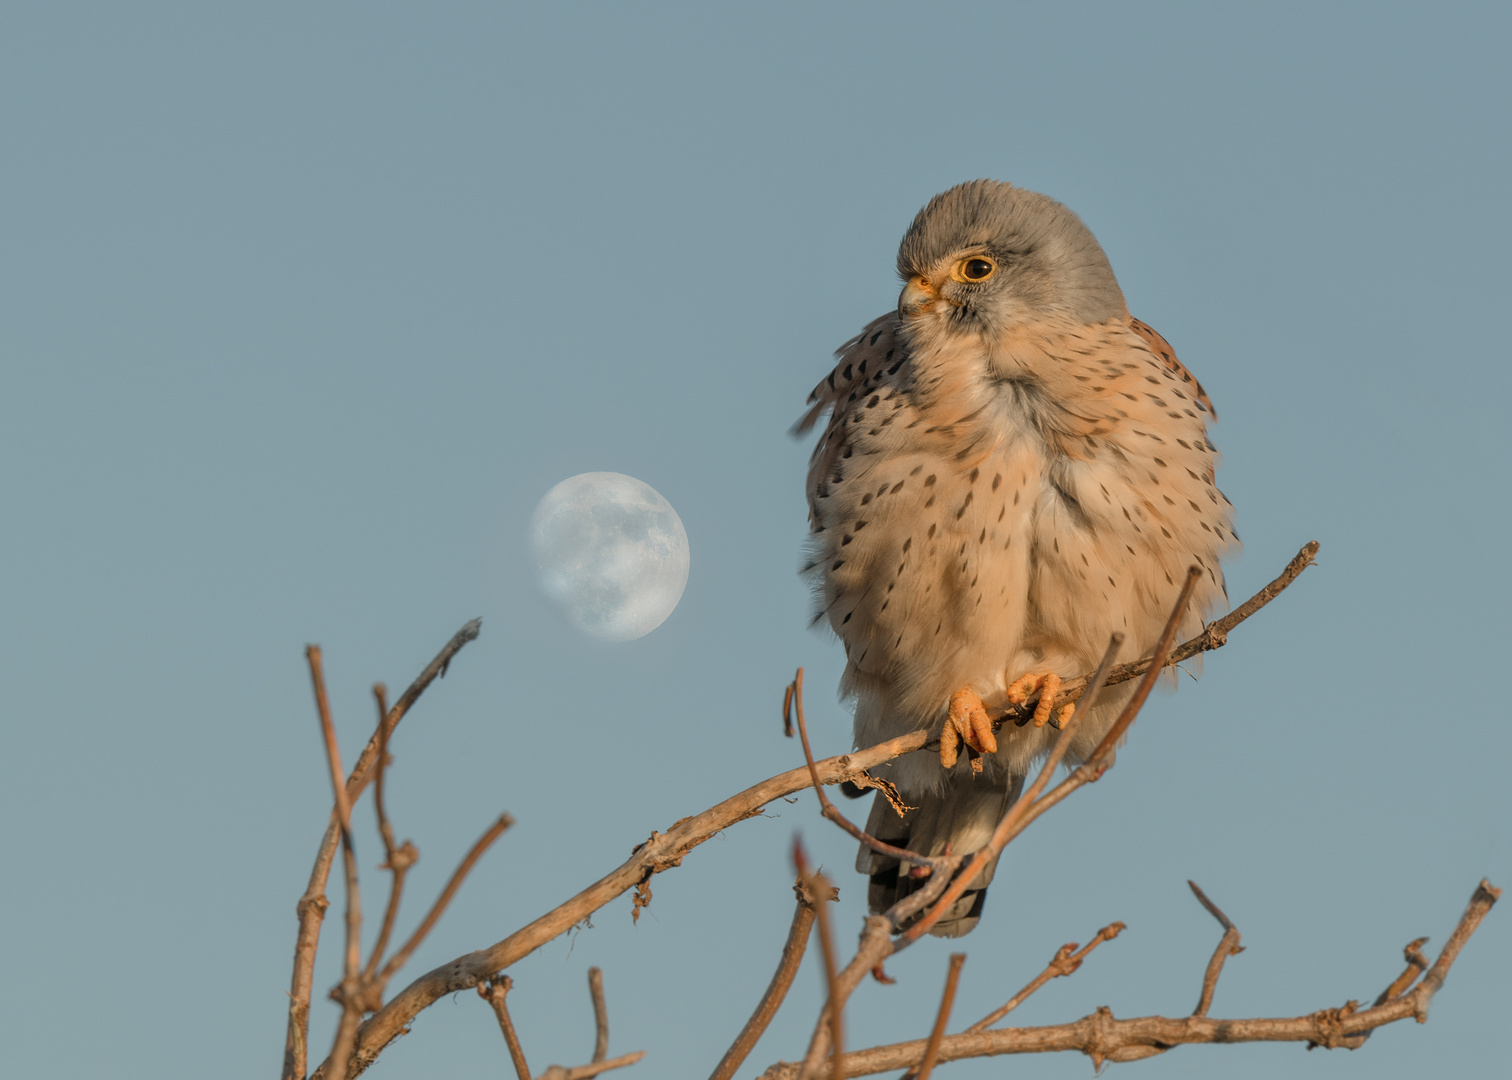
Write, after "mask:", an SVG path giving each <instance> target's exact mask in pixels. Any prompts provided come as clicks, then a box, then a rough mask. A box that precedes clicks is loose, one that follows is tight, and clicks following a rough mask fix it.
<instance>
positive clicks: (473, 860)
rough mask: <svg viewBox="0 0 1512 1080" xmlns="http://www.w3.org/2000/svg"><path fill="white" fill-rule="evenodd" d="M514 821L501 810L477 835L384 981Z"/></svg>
mask: <svg viewBox="0 0 1512 1080" xmlns="http://www.w3.org/2000/svg"><path fill="white" fill-rule="evenodd" d="M513 824H514V818H512V817H510V816H509V815H508V814H500V815H499V820H497V821H495V822H494V823H493V824H492V825H490V826H489V827H488V829H487V830H486V831H485V832H484V833H483V835H482V836H480V837H478V840H477V842H476V843H475V844H473V846H472V848H471V850H469V851H468V853H467V854H466V855H464V856H463V857H462V861H461V863H459V864H458V865H457V868H456V869H455V870H453V871H452V876H451V878H450V880H448V881H447V883H446V888H444V889H442V890H441V895H440V896H438V897H436V902H435V903H434V904H432V905H431V909H430V911H429V912H427V913H426V916H425V918H424V919H423V920H421V922H420V925H419V926H417V927H415V932H414V933H413V934H411V935H410V936H409V940H408V941H406V942H405V943H404V945H403V946H401V947H400V949H399V951H398V952H396V953H395V954H394V956H393V959H391V960H390V961H389V962H388V963H387V964H385V965H384V966H383V973H382V974H381V975H380V976H379V978H380V979H381V980H382V981H384V982H387V981H388V980H389V979H390V978H392V977H393V974H394V972H396V971H398V970H399V969H400V968H402V967H403V966H404V965H405V963H407V962H408V961H409V958H410V957H411V956H412V955H414V952H415V950H416V949H418V948H419V947H420V943H421V942H422V941H424V940H425V935H427V934H429V933H430V932H431V928H432V927H434V926H435V925H436V922H437V921H438V920H439V919H440V918H441V916H442V914H443V913H444V912H445V911H446V905H448V904H450V903H451V901H452V897H453V896H456V895H457V890H458V889H460V888H461V887H462V882H463V881H464V880H466V878H467V875H468V874H469V873H470V872H471V871H472V868H473V867H474V866H475V865H476V864H477V862H478V860H479V859H481V858H482V857H483V853H484V852H485V851H487V850H488V849H489V848H490V847H491V846H492V845H493V842H494V841H495V840H497V839H498V838H499V837H501V836H503V835H504V830H505V829H507V828H509V827H510V826H511V825H513Z"/></svg>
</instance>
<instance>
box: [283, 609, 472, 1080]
mask: <svg viewBox="0 0 1512 1080" xmlns="http://www.w3.org/2000/svg"><path fill="white" fill-rule="evenodd" d="M482 625H483V621H482V620H481V619H474V620H472V621H471V622H469V623H468V624H467V625H465V626H463V627H462V629H461V630H458V631H457V632H456V633H455V634H454V635H452V639H451V640H450V641H448V642H447V643H446V644H445V645H444V646H443V647H442V649H441V651H440V652H439V653H437V654H436V657H435V659H434V660H432V661H431V662H430V664H429V665H427V666H426V668H425V670H424V671H422V672H421V673H420V676H419V677H418V678H417V679H415V681H414V682H413V683H411V684H410V686H409V689H408V690H406V691H405V692H404V694H403V696H401V697H400V699H399V701H398V702H397V703H396V704H395V705H394V707H393V708H392V709H391V710H389V714H388V716H387V717H386V718H385V720H384V722H383V723H382V724H381V725H380V728H379V730H378V731H376V732H374V733H373V736H372V737H371V738H370V739H368V742H367V745H366V746H365V747H363V750H362V753H361V754H360V755H358V758H357V763H356V764H355V765H354V766H353V767H352V772H351V774H350V775H349V776H348V777H347V781H346V798H347V804H348V806H350V805H351V804H352V803H355V802H356V801H357V797H358V796H359V795H361V794H362V790H363V788H364V787H365V786H366V784H367V777H368V770H369V768H370V767H371V765H372V764H373V762H374V760H376V758H377V755H378V747H379V746H380V745H381V744H382V743H384V742H386V740H387V739H388V736H389V735H390V734H392V732H393V730H394V728H396V727H397V726H398V725H399V721H400V720H402V719H404V715H405V713H407V712H408V711H409V709H410V707H411V706H412V705H414V703H415V702H416V701H417V700H419V697H420V695H421V694H423V693H424V692H425V688H426V687H428V686H429V685H430V684H431V683H432V682H433V681H434V680H435V679H436V678H437V676H439V675H441V674H442V673H443V672H445V670H446V667H447V665H448V664H450V663H451V660H452V657H454V656H456V655H457V653H458V651H459V650H461V648H462V646H464V645H466V644H467V643H468V642H469V641H472V640H473V639H474V638H476V637H477V636H478V631H479V628H480V627H481V626H482ZM340 820H341V819H340V816H339V813H338V811H337V810H334V809H333V810H332V811H331V817H330V822H329V823H328V824H327V826H326V831H325V836H323V837H322V838H321V841H320V847H319V849H318V850H317V851H316V854H315V865H314V866H313V867H312V868H311V870H310V880H309V884H308V885H306V886H305V891H304V893H303V895H301V896H300V898H299V903H298V904H296V905H295V907H294V913H295V917H296V918H297V919H298V925H299V929H298V931H297V932H296V934H295V938H294V973H293V976H292V977H291V979H290V986H289V1022H288V1031H287V1034H286V1036H285V1040H284V1066H283V1080H304V1076H305V1071H306V1069H307V1067H308V1063H309V1032H310V991H311V987H312V984H313V982H314V977H315V951H316V947H317V946H318V945H319V943H320V926H321V922H322V920H323V919H324V918H325V913H326V909H327V908H328V907H329V906H330V904H329V901H327V900H326V896H325V887H326V879H327V878H329V877H330V873H331V863H332V861H333V860H334V858H335V856H336V844H337V840H338V835H339V833H340V824H339V823H340ZM348 820H350V817H349V818H348Z"/></svg>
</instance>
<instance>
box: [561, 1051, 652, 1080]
mask: <svg viewBox="0 0 1512 1080" xmlns="http://www.w3.org/2000/svg"><path fill="white" fill-rule="evenodd" d="M645 1056H646V1052H645V1051H644V1050H636V1051H635V1052H633V1053H629V1054H621V1055H620V1056H619V1057H617V1058H610V1059H609V1060H607V1061H595V1062H593V1063H592V1064H591V1065H577V1066H574V1067H573V1068H571V1069H564V1068H562V1066H560V1065H552V1066H549V1067H548V1068H547V1069H546V1071H545V1072H543V1073H542V1074H541V1075H540V1076H539V1077H537V1078H536V1080H590V1078H591V1077H594V1076H597V1075H599V1073H606V1072H608V1071H609V1070H610V1069H623V1068H624V1067H625V1066H626V1065H634V1064H635V1063H636V1062H637V1061H639V1060H640V1059H641V1058H643V1057H645Z"/></svg>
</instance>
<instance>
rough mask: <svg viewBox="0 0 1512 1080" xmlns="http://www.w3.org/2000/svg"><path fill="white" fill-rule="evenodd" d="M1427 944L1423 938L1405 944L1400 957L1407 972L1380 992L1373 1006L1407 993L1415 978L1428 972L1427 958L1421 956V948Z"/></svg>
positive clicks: (1426, 940)
mask: <svg viewBox="0 0 1512 1080" xmlns="http://www.w3.org/2000/svg"><path fill="white" fill-rule="evenodd" d="M1426 944H1428V939H1427V938H1425V937H1420V938H1414V939H1413V940H1412V941H1409V942H1408V943H1407V947H1406V948H1405V949H1403V950H1402V957H1403V958H1404V959H1405V960H1406V961H1407V970H1406V971H1404V972H1402V973H1401V974H1400V975H1398V976H1397V977H1396V979H1395V980H1394V981H1393V982H1392V984H1391V985H1390V986H1388V987H1387V988H1386V989H1385V990H1382V991H1381V996H1380V997H1378V998H1376V999H1375V1004H1377V1005H1384V1004H1386V1002H1388V1001H1390V1000H1391V999H1392V998H1395V997H1400V996H1401V995H1402V994H1405V993H1406V992H1407V988H1408V987H1409V986H1411V985H1412V984H1413V982H1414V981H1415V980H1416V979H1417V977H1418V976H1419V975H1420V974H1422V973H1423V972H1425V971H1427V970H1428V958H1427V957H1426V956H1424V955H1423V951H1422V950H1423V946H1424V945H1426Z"/></svg>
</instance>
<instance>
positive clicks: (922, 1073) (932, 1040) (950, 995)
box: [918, 952, 966, 1080]
mask: <svg viewBox="0 0 1512 1080" xmlns="http://www.w3.org/2000/svg"><path fill="white" fill-rule="evenodd" d="M965 962H966V954H965V953H960V952H958V953H951V954H950V970H949V971H948V972H946V974H945V992H944V993H943V994H942V995H940V1011H939V1012H938V1013H937V1014H936V1015H935V1022H934V1030H933V1031H931V1032H930V1033H929V1042H928V1043H927V1044H926V1045H925V1047H924V1060H923V1061H921V1062H920V1063H919V1072H918V1078H919V1080H929V1074H930V1073H932V1072H934V1067H935V1061H936V1060H937V1059H938V1058H939V1056H940V1040H941V1039H943V1038H944V1037H945V1025H946V1024H948V1023H950V1010H951V1007H952V1006H954V1005H955V995H956V984H957V983H959V982H960V981H961V965H962V964H964V963H965Z"/></svg>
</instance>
